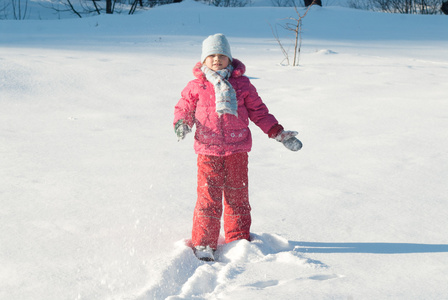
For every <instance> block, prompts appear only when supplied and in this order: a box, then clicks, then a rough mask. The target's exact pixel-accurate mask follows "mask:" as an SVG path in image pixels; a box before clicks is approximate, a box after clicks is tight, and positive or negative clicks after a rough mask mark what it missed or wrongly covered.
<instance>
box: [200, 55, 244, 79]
mask: <svg viewBox="0 0 448 300" xmlns="http://www.w3.org/2000/svg"><path fill="white" fill-rule="evenodd" d="M232 66H233V72H232V75H231V76H230V77H235V78H237V77H241V76H243V75H244V73H246V66H245V65H244V64H243V63H242V62H241V61H239V60H238V59H236V58H234V59H233V60H232ZM201 67H202V63H201V62H198V63H197V64H196V65H195V66H194V68H193V75H194V77H196V78H198V79H202V80H204V81H205V80H207V79H206V78H205V74H204V73H203V72H202V70H201Z"/></svg>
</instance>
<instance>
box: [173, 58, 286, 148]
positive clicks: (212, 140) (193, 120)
mask: <svg viewBox="0 0 448 300" xmlns="http://www.w3.org/2000/svg"><path fill="white" fill-rule="evenodd" d="M232 65H233V67H234V70H233V72H232V75H231V76H230V78H229V82H230V84H231V85H232V86H233V88H234V89H235V91H236V97H237V101H238V117H236V116H234V115H231V114H223V115H221V117H219V116H218V114H217V113H216V111H215V90H214V88H213V84H212V83H210V82H209V81H207V79H206V78H205V75H204V73H203V72H202V71H201V66H202V64H201V63H200V62H199V63H197V64H196V65H195V67H194V68H193V74H194V75H195V77H196V78H197V79H195V80H192V81H190V82H189V83H188V84H187V86H186V87H185V89H184V90H183V91H182V94H181V96H182V98H181V99H180V100H179V102H178V103H177V105H176V106H175V110H174V124H176V123H177V122H178V121H179V120H182V119H183V120H184V122H186V123H187V124H188V125H189V126H190V127H193V125H194V124H196V133H195V136H194V139H195V142H194V150H195V152H196V153H197V154H203V155H213V156H227V155H231V154H234V153H238V152H249V151H250V150H251V148H252V136H251V133H250V130H249V119H250V120H251V121H252V122H254V123H255V124H256V125H257V126H258V127H260V128H261V130H263V132H264V133H266V134H268V132H269V130H270V129H272V128H274V127H275V126H277V127H278V126H279V125H277V124H278V122H277V120H276V119H275V117H274V116H273V115H271V114H270V113H269V111H268V108H267V107H266V105H265V104H264V103H263V101H262V100H261V98H260V97H259V96H258V93H257V90H256V89H255V87H254V86H253V85H252V84H251V83H250V80H249V78H247V77H246V76H243V75H244V73H245V71H246V67H245V65H244V64H243V63H242V62H240V61H239V60H237V59H233V61H232Z"/></svg>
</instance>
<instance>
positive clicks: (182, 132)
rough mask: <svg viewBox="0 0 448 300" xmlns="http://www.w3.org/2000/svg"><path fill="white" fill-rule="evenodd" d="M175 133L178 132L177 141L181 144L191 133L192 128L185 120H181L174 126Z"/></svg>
mask: <svg viewBox="0 0 448 300" xmlns="http://www.w3.org/2000/svg"><path fill="white" fill-rule="evenodd" d="M174 131H175V132H176V135H177V141H178V142H179V141H181V140H183V139H184V138H185V136H186V135H187V134H188V133H190V132H191V128H190V126H188V125H187V124H185V123H184V120H179V121H177V123H176V125H175V126H174Z"/></svg>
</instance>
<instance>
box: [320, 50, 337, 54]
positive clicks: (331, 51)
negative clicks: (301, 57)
mask: <svg viewBox="0 0 448 300" xmlns="http://www.w3.org/2000/svg"><path fill="white" fill-rule="evenodd" d="M316 54H319V55H331V54H338V53H337V52H335V51H333V50H330V49H322V50H317V51H316Z"/></svg>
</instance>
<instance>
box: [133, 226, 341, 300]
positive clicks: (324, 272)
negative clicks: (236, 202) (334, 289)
mask: <svg viewBox="0 0 448 300" xmlns="http://www.w3.org/2000/svg"><path fill="white" fill-rule="evenodd" d="M187 244H188V242H187V241H185V240H182V241H179V242H177V243H176V244H175V250H174V252H173V254H172V256H171V257H170V258H168V259H167V260H166V261H165V262H162V263H161V264H160V265H159V268H158V269H159V276H158V278H157V279H156V280H154V282H153V283H152V284H151V286H150V287H149V288H148V289H147V290H146V291H144V292H143V293H142V295H141V296H140V297H139V298H138V299H140V300H143V299H170V300H174V299H192V298H194V299H215V298H219V299H227V298H229V299H230V298H231V299H247V297H248V296H249V295H246V294H245V293H246V292H248V293H249V292H250V295H251V296H253V295H254V292H255V293H256V294H257V295H259V296H260V297H261V298H259V299H262V298H263V295H269V294H271V292H272V293H275V295H279V293H280V295H283V296H287V293H288V291H291V289H289V288H288V286H289V285H291V286H292V285H296V284H297V282H299V281H301V282H303V281H304V280H308V281H316V280H317V281H322V280H328V279H335V278H340V277H342V276H340V275H337V274H331V273H330V272H328V267H327V266H326V265H325V264H323V263H322V262H319V261H316V260H310V259H308V258H306V257H305V256H304V255H303V253H301V252H300V251H299V249H298V247H297V246H294V245H293V244H294V243H292V242H289V241H288V240H286V239H284V238H282V237H280V236H278V235H275V234H267V233H263V234H251V242H249V241H246V240H240V241H236V242H232V243H229V244H223V245H220V247H219V248H218V250H217V251H216V253H215V256H216V262H213V263H208V262H202V261H199V260H198V259H196V257H195V256H194V254H193V251H192V250H191V248H190V247H189V246H187ZM285 293H286V294H285Z"/></svg>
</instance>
